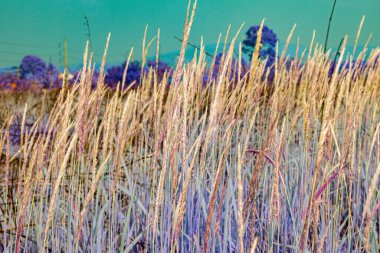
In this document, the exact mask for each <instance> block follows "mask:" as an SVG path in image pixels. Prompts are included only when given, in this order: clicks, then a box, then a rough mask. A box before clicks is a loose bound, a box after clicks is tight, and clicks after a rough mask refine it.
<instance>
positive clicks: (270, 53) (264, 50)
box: [242, 25, 278, 62]
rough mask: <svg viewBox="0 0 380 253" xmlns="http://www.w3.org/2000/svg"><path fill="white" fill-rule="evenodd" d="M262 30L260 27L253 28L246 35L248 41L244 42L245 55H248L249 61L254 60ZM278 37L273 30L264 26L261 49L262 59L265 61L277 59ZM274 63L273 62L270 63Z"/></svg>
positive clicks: (260, 55)
mask: <svg viewBox="0 0 380 253" xmlns="http://www.w3.org/2000/svg"><path fill="white" fill-rule="evenodd" d="M259 30H260V26H259V25H255V26H251V27H250V28H249V29H248V31H247V32H246V33H245V35H246V39H245V40H243V49H242V51H243V53H244V54H246V55H247V56H248V57H249V59H250V60H251V59H252V55H253V52H254V50H255V47H256V41H257V35H258V32H259ZM277 41H278V39H277V35H276V34H275V33H274V32H273V30H271V29H269V28H268V27H267V26H265V25H264V26H263V30H262V35H261V47H260V54H259V57H260V59H265V58H266V57H269V58H273V59H274V58H275V57H276V50H275V47H276V43H277ZM268 62H272V60H270V61H268Z"/></svg>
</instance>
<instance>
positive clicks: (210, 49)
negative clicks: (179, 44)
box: [0, 42, 376, 73]
mask: <svg viewBox="0 0 380 253" xmlns="http://www.w3.org/2000/svg"><path fill="white" fill-rule="evenodd" d="M227 46H228V45H227ZM284 46H285V43H284V42H279V51H280V52H279V53H280V54H281V53H282V50H283V49H284ZM204 48H205V51H206V52H207V53H209V54H211V55H214V52H215V49H216V44H207V45H205V47H204ZM308 48H309V46H305V45H300V48H299V55H301V53H302V52H303V51H304V50H306V54H307V53H308ZM353 48H354V46H353V45H348V46H347V48H346V53H347V52H349V53H352V52H353ZM375 48H376V47H375V46H368V50H367V52H371V50H373V49H375ZM195 50H196V49H195V48H194V47H191V46H189V47H188V48H187V49H186V54H185V60H186V61H190V60H191V59H192V58H193V56H194V53H195ZM222 50H223V44H220V45H219V48H218V53H220V52H222ZM235 50H236V51H237V50H238V47H237V46H236V47H235ZM296 50H297V45H295V44H289V46H288V49H287V55H289V56H290V57H294V56H295V54H296ZM336 50H337V48H332V52H333V53H332V54H334V53H335V52H336ZM362 50H363V46H358V47H357V49H356V56H357V55H358V53H359V52H361V51H362ZM198 52H199V50H198ZM179 54H180V50H176V51H171V52H167V53H164V54H161V55H160V60H161V61H164V62H166V63H167V64H169V65H171V66H174V65H175V64H176V62H177V59H178V56H179ZM154 59H155V57H150V58H148V60H154ZM206 60H209V61H211V57H208V56H206ZM121 62H122V61H120V62H115V63H108V64H106V68H107V67H109V66H113V65H118V64H120V63H121ZM97 67H99V64H98V66H97ZM80 68H81V63H78V64H73V65H71V66H70V68H69V69H70V70H71V71H74V70H77V69H80ZM16 69H17V66H13V67H5V68H0V73H3V72H15V71H16ZM60 70H61V71H63V68H60Z"/></svg>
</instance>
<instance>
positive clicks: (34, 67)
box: [20, 55, 58, 88]
mask: <svg viewBox="0 0 380 253" xmlns="http://www.w3.org/2000/svg"><path fill="white" fill-rule="evenodd" d="M57 77H58V70H57V69H56V67H55V66H54V65H53V64H48V65H46V63H45V62H44V61H43V60H42V59H41V58H39V57H38V56H35V55H27V56H25V57H24V58H23V59H22V60H21V64H20V79H24V80H30V81H34V82H37V83H40V84H42V85H43V87H44V88H49V87H50V86H52V85H53V84H54V82H55V80H56V79H57Z"/></svg>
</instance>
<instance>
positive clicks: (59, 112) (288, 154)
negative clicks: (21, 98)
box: [0, 4, 380, 252]
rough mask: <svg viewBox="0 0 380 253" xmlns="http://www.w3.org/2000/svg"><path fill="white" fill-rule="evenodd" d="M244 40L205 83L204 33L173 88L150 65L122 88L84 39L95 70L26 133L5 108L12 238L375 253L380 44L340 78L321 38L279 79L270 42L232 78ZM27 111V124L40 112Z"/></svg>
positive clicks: (52, 246)
mask: <svg viewBox="0 0 380 253" xmlns="http://www.w3.org/2000/svg"><path fill="white" fill-rule="evenodd" d="M194 6H195V4H194ZM190 7H191V5H190V4H189V9H188V13H189V14H188V19H186V20H187V21H186V24H185V32H184V38H183V40H182V41H183V48H184V47H185V46H186V41H187V39H186V38H187V37H188V34H189V32H190V27H191V22H192V19H193V17H194V10H193V12H192V14H190V13H191V12H190ZM194 8H195V7H194ZM226 37H227V36H226ZM259 37H260V36H259ZM236 38H237V35H236V36H234V37H233V39H232V43H231V45H230V47H229V48H226V49H225V50H224V52H225V53H224V56H223V57H222V62H221V66H223V67H222V69H221V71H220V72H219V74H218V77H217V79H216V81H214V80H212V81H210V83H209V84H208V85H206V86H204V85H203V77H204V75H205V74H206V75H208V73H206V71H205V67H206V62H205V52H204V49H203V47H202V46H201V47H200V48H199V52H198V54H196V55H195V56H194V59H193V60H192V61H191V62H189V63H185V62H183V60H180V61H179V63H178V65H177V67H176V70H175V72H174V73H175V75H174V78H173V79H172V83H171V85H169V83H168V82H169V81H168V77H167V76H164V77H163V78H160V79H159V78H157V76H156V75H157V74H156V73H155V71H154V69H151V70H150V71H149V72H148V73H147V74H146V75H144V76H143V77H142V79H141V83H140V84H139V85H136V88H135V89H129V90H123V89H121V87H124V84H123V83H121V84H120V86H119V88H118V89H116V91H112V92H111V91H109V90H108V89H106V88H105V85H104V76H103V74H102V75H101V76H100V77H99V79H98V85H97V88H96V89H94V90H92V89H90V87H91V81H92V80H91V79H92V74H93V69H94V66H93V63H92V62H91V53H89V52H88V51H87V50H86V51H85V54H84V67H83V69H82V72H81V76H82V78H80V80H79V81H77V82H76V83H75V85H74V86H73V87H72V88H70V89H63V90H61V91H60V93H59V94H58V95H57V99H56V102H55V105H54V106H52V107H51V108H50V109H49V110H46V106H47V105H45V104H44V103H43V102H42V101H41V106H40V110H38V113H37V115H38V117H35V123H34V124H33V126H32V127H31V128H30V130H29V131H21V134H22V137H21V141H20V143H19V144H18V145H15V146H12V145H11V143H10V134H9V133H10V131H8V130H7V129H9V126H10V124H11V123H12V120H13V119H11V117H9V118H8V120H4V122H2V123H1V126H2V129H3V131H1V132H0V151H1V152H2V155H1V160H0V165H1V167H2V168H4V169H3V170H1V174H0V184H1V189H2V190H1V192H0V214H1V215H0V223H1V227H0V232H1V233H0V248H2V249H4V250H6V251H9V252H13V251H15V252H22V251H26V252H39V251H53V252H56V251H65V252H103V251H107V252H128V251H134V252H168V251H173V252H176V251H181V252H188V251H191V252H200V251H203V252H209V251H217V252H232V251H235V252H236V251H239V252H243V251H250V252H255V251H259V252H268V251H272V252H299V251H302V250H304V251H306V250H315V251H317V252H323V251H324V250H328V251H332V252H336V251H337V252H340V251H350V250H352V251H361V250H364V249H366V250H367V251H373V252H377V251H378V250H379V243H378V239H379V232H378V229H377V224H378V222H379V215H378V214H379V212H378V209H379V206H380V204H379V200H378V189H377V187H376V186H377V183H378V177H379V171H380V170H379V169H378V168H379V165H380V158H379V157H380V156H379V152H380V145H379V121H380V105H379V99H378V98H379V97H380V77H379V73H380V66H379V64H376V58H377V57H379V55H380V50H379V49H377V50H374V51H372V52H371V54H370V56H369V58H368V59H369V60H368V64H367V65H366V66H365V68H363V69H361V71H356V70H357V68H361V66H360V65H359V64H358V63H354V62H352V60H351V61H350V62H349V64H350V67H349V68H347V69H344V70H341V71H340V70H338V69H336V70H335V73H334V75H333V78H332V79H331V78H329V73H328V72H329V65H330V63H331V60H329V59H328V55H326V54H324V53H323V48H321V47H316V46H314V45H313V42H312V44H311V45H310V48H311V49H312V50H311V51H310V52H309V53H308V56H307V57H306V60H305V63H304V64H303V65H301V64H300V62H301V59H297V60H294V61H292V62H291V65H292V66H291V67H290V68H287V67H285V64H286V60H285V55H282V56H281V57H280V60H278V61H277V62H276V64H275V70H276V73H275V79H274V82H273V83H271V84H270V83H268V80H267V79H265V78H262V76H263V73H264V71H265V62H264V63H263V62H260V61H258V60H257V59H256V57H257V53H256V54H255V53H254V54H253V55H254V58H253V60H252V65H251V67H250V71H248V73H247V74H245V75H244V76H240V77H239V78H238V79H230V78H229V73H230V71H231V68H232V66H231V65H232V63H231V62H232V56H233V53H234V43H235V41H236ZM289 39H290V37H289ZM108 40H109V38H108ZM108 40H107V41H108ZM226 40H227V38H226ZM107 44H108V42H107ZM225 44H226V43H225ZM259 44H260V43H257V45H259ZM344 47H345V43H343V44H342V48H343V50H342V53H341V55H340V59H339V61H343V57H345V54H344ZM148 48H149V47H147V48H146V50H148ZM157 48H158V47H157ZM313 48H315V49H313ZM258 49H259V47H257V48H256V51H257V50H258ZM106 51H107V46H106V50H105V54H104V57H103V63H102V66H104V62H105V59H106ZM181 52H182V53H184V50H182V51H181ZM146 53H147V52H146V51H144V54H146ZM239 53H240V54H241V50H240V51H239ZM130 55H131V54H130ZM181 56H183V55H182V54H181ZM181 56H180V59H181ZM240 57H241V55H240ZM128 62H129V61H128ZM127 67H128V63H127V64H126V68H127ZM102 73H103V72H102ZM125 73H126V69H125V71H124V75H125ZM124 79H125V78H123V80H124ZM22 108H23V110H22V115H23V116H22V122H23V123H22V125H23V127H22V128H25V122H26V121H27V119H28V117H29V116H30V114H32V111H30V110H29V108H30V105H28V106H26V107H24V106H23V107H22ZM41 115H42V116H41ZM14 116H16V115H14ZM41 125H45V131H44V132H42V133H41V134H37V133H39V132H38V131H39V129H40V128H41Z"/></svg>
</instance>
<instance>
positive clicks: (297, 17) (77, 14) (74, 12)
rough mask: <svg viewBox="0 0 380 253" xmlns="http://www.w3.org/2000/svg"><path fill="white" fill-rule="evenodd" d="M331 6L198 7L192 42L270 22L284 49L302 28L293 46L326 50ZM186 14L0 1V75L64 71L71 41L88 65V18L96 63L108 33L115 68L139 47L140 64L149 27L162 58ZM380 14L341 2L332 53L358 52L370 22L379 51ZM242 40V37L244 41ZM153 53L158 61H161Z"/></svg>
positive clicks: (75, 55)
mask: <svg viewBox="0 0 380 253" xmlns="http://www.w3.org/2000/svg"><path fill="white" fill-rule="evenodd" d="M332 4H333V0H318V1H316V0H287V1H284V0H229V1H222V0H219V1H216V0H199V2H198V9H197V13H196V17H195V21H194V25H193V29H192V33H191V39H190V40H191V42H193V43H195V44H199V41H200V38H201V36H203V39H204V42H205V44H212V43H215V42H216V41H217V38H218V35H219V33H222V34H225V33H226V30H227V28H228V25H229V24H231V25H232V32H233V33H234V32H236V30H237V29H238V27H239V26H240V25H241V24H242V23H243V22H245V29H243V31H245V30H247V28H248V27H249V26H250V25H254V24H259V23H260V22H261V20H262V19H263V18H265V19H266V22H265V23H266V25H268V26H269V27H270V28H271V29H273V30H274V31H275V33H276V34H277V35H278V37H279V39H280V40H281V41H285V40H286V38H287V35H288V34H289V31H290V30H291V28H292V26H293V25H294V24H295V23H297V28H296V32H295V34H294V36H293V40H292V43H295V42H296V40H297V38H298V37H299V38H300V42H301V44H303V45H308V44H309V43H310V40H311V36H312V33H313V30H316V41H317V42H319V43H323V41H324V38H325V34H326V28H327V22H328V17H329V15H330V11H331V7H332ZM186 6H187V1H185V0H134V1H130V0H124V1H123V0H112V1H111V0H77V1H74V0H1V1H0V10H1V22H0V67H3V66H12V65H18V64H19V62H20V60H21V58H22V56H24V55H26V54H35V55H39V56H41V57H42V58H43V59H44V60H46V61H50V60H51V61H52V62H53V63H55V64H57V65H62V63H61V62H62V59H63V56H62V52H63V49H62V46H60V45H61V44H62V42H63V40H64V38H66V39H67V41H68V45H69V63H70V64H75V63H79V62H81V56H82V51H83V48H84V45H85V41H86V39H87V36H86V33H87V31H86V27H85V26H84V24H83V23H84V16H87V17H88V19H89V22H90V29H91V40H92V49H93V51H94V55H95V61H96V62H97V63H99V61H100V57H101V55H102V53H103V48H104V45H105V41H106V37H107V34H108V32H111V42H110V48H109V54H108V62H110V63H119V62H121V61H122V60H123V59H124V58H125V57H126V55H127V54H128V52H129V50H130V48H131V47H132V46H134V48H135V57H136V58H137V59H139V58H140V56H141V48H142V46H141V44H142V38H143V34H144V29H145V26H146V25H147V24H148V25H149V28H148V39H150V38H152V37H153V36H155V34H156V33H157V29H158V28H160V29H161V40H160V44H161V53H162V54H165V53H168V52H172V51H175V50H178V49H179V48H180V43H179V42H178V41H177V40H175V39H174V38H173V35H177V36H181V35H182V29H183V23H184V18H185V12H186ZM379 14H380V1H379V0H338V2H337V6H336V11H335V15H334V18H333V23H332V27H331V35H330V40H329V47H337V45H338V44H339V41H340V39H341V38H342V37H343V36H344V35H345V34H348V36H349V43H350V44H353V43H354V40H355V36H356V32H357V29H358V26H359V23H360V20H361V18H362V16H363V15H366V21H365V24H364V27H363V30H362V35H361V39H360V41H359V44H361V45H363V44H364V43H365V41H366V40H367V38H368V37H369V35H370V33H373V36H372V39H371V43H370V44H371V45H372V46H379V45H380V15H379ZM243 38H244V33H241V35H240V39H243ZM153 48H155V45H154V46H153ZM153 48H152V50H151V54H155V52H154V49H153Z"/></svg>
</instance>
